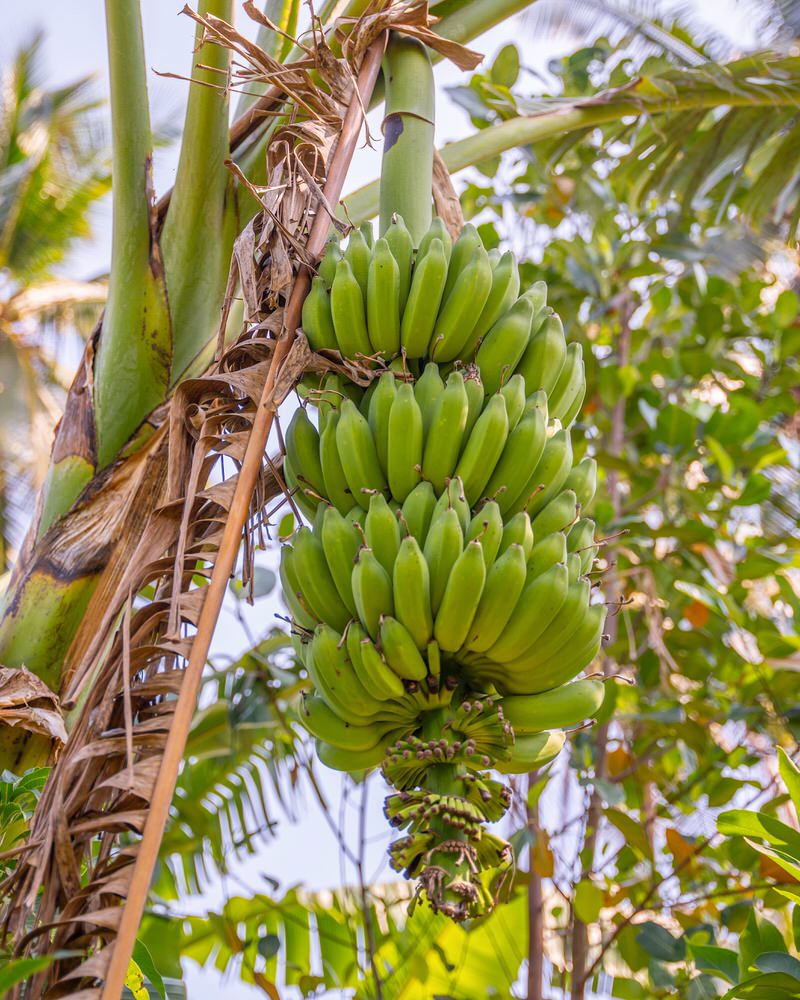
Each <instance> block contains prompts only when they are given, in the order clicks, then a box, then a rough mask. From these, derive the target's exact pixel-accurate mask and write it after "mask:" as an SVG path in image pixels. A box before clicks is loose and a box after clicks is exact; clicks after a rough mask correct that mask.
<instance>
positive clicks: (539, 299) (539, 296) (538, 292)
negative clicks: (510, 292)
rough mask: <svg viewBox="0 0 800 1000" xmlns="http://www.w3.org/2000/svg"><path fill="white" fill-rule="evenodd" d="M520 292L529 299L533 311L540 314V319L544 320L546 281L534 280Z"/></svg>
mask: <svg viewBox="0 0 800 1000" xmlns="http://www.w3.org/2000/svg"><path fill="white" fill-rule="evenodd" d="M522 294H523V295H524V296H525V298H526V299H530V302H531V305H532V306H533V311H534V313H535V314H536V315H537V316H538V315H542V319H543V320H544V319H545V318H546V315H545V307H546V306H547V282H546V281H534V283H533V284H532V285H531V286H530V287H529V288H526V289H525V291H524V292H523V293H522Z"/></svg>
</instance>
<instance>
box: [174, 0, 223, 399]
mask: <svg viewBox="0 0 800 1000" xmlns="http://www.w3.org/2000/svg"><path fill="white" fill-rule="evenodd" d="M232 9H233V0H203V2H202V3H201V4H200V7H199V14H200V15H201V16H203V17H204V16H206V15H208V14H212V15H214V16H216V17H220V18H223V19H224V20H226V21H230V20H231V12H232ZM202 36H203V27H202V25H200V24H198V25H197V27H196V30H195V46H197V45H199V43H200V40H201V38H202ZM192 63H193V69H192V80H193V81H194V82H193V83H192V85H191V86H190V87H189V103H188V104H187V106H186V120H185V123H184V128H183V138H182V141H181V153H180V159H179V161H178V172H177V176H176V178H175V188H174V190H173V193H172V200H171V202H170V206H169V211H168V212H167V217H166V219H165V221H164V227H163V229H162V232H161V235H160V245H161V252H162V254H163V257H164V270H165V273H166V283H167V290H168V292H169V308H170V313H171V317H172V330H173V338H172V339H173V350H172V368H171V373H170V385H174V384H175V383H176V382H177V381H178V380H179V379H180V378H181V377H182V376H183V374H184V372H185V370H186V367H187V365H188V364H189V363H190V361H192V359H193V358H194V357H195V356H196V355H197V354H198V353H199V352H200V351H201V350H202V348H203V347H204V346H205V345H206V343H208V341H209V340H210V339H211V338H212V337H213V334H214V333H215V332H216V328H217V324H218V323H219V308H220V303H221V302H222V298H223V295H224V292H225V283H226V280H227V277H228V263H229V261H230V257H231V251H232V249H233V240H234V237H235V235H236V231H237V229H238V219H237V199H236V195H235V190H234V184H233V182H232V178H231V175H230V173H229V171H228V169H227V168H226V166H225V160H226V159H227V157H228V152H229V146H228V95H227V92H226V90H225V89H224V86H222V85H223V84H224V81H225V79H226V73H227V71H228V66H229V63H230V49H228V48H225V47H224V46H222V45H213V44H212V43H210V42H207V43H206V44H205V45H203V46H202V47H200V48H199V49H196V51H195V52H194V55H193V56H192ZM200 66H204V67H205V66H208V67H209V69H201V68H199V67H200Z"/></svg>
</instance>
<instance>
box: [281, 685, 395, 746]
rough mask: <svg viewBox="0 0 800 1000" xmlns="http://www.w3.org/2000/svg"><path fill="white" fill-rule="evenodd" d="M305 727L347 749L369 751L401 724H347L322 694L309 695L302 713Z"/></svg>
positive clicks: (312, 732)
mask: <svg viewBox="0 0 800 1000" xmlns="http://www.w3.org/2000/svg"><path fill="white" fill-rule="evenodd" d="M300 721H301V723H302V724H303V726H304V727H305V728H306V729H307V730H308V731H309V732H310V733H311V735H312V736H316V737H317V739H321V740H325V742H326V743H330V744H332V745H333V746H335V747H341V748H342V749H343V750H369V749H370V748H371V747H373V746H375V744H376V743H377V742H378V741H379V740H381V739H383V737H384V735H385V734H386V733H387V732H389V731H390V730H391V729H396V728H397V722H396V721H393V722H384V723H378V722H373V723H371V724H369V725H366V726H360V725H354V724H352V723H349V722H345V721H343V720H342V719H340V718H339V716H338V715H337V714H336V713H335V712H334V711H333V710H332V709H331V708H330V707H329V706H328V704H327V703H326V702H325V701H324V700H323V699H322V698H321V697H319V695H314V694H311V695H306V697H305V698H304V699H303V706H302V709H301V711H300Z"/></svg>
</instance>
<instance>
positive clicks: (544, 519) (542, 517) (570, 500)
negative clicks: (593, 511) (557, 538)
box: [531, 490, 580, 538]
mask: <svg viewBox="0 0 800 1000" xmlns="http://www.w3.org/2000/svg"><path fill="white" fill-rule="evenodd" d="M579 509H580V508H579V505H578V498H577V497H576V496H575V494H574V493H573V491H572V490H562V491H561V493H559V494H558V496H555V497H553V499H552V500H551V501H550V503H549V504H547V506H546V507H543V508H542V510H541V511H539V513H538V514H537V515H536V517H534V518H533V520H532V522H531V523H532V524H533V537H534V538H544V537H545V535H551V534H552V533H553V532H554V531H564V532H567V531H569V529H570V528H571V527H572V525H573V524H574V523H575V521H576V520H577V519H578V511H579Z"/></svg>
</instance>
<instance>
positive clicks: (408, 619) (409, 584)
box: [392, 535, 433, 650]
mask: <svg viewBox="0 0 800 1000" xmlns="http://www.w3.org/2000/svg"><path fill="white" fill-rule="evenodd" d="M392 593H393V596H394V613H395V616H396V617H397V620H398V621H399V622H400V623H401V624H402V625H404V626H405V627H406V629H407V630H408V632H409V633H410V635H411V637H412V639H413V640H414V642H415V644H416V646H417V648H418V649H420V650H424V649H425V648H426V647H427V645H428V643H429V641H430V639H431V636H432V635H433V614H432V612H431V579H430V571H429V570H428V563H427V560H426V559H425V556H424V555H423V552H422V549H421V548H420V546H419V543H418V542H417V539H416V538H414V536H413V535H408V536H406V537H405V538H404V539H403V541H402V542H401V543H400V548H399V549H398V551H397V558H396V559H395V561H394V568H393V571H392Z"/></svg>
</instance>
